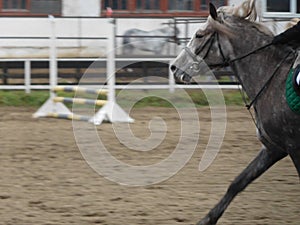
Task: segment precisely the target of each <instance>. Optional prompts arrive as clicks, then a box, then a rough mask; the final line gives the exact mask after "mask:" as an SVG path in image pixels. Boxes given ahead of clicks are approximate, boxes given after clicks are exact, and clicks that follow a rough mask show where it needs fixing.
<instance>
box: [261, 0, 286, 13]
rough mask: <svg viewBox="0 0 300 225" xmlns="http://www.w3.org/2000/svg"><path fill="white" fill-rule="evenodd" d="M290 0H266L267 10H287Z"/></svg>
mask: <svg viewBox="0 0 300 225" xmlns="http://www.w3.org/2000/svg"><path fill="white" fill-rule="evenodd" d="M289 11H290V0H267V12H289Z"/></svg>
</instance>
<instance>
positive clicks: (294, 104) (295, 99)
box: [285, 69, 300, 114]
mask: <svg viewBox="0 0 300 225" xmlns="http://www.w3.org/2000/svg"><path fill="white" fill-rule="evenodd" d="M294 71H295V70H294V69H291V70H290V72H289V75H288V78H287V80H286V90H285V95H286V101H287V104H288V105H289V107H290V108H291V110H293V111H294V112H295V113H299V114H300V96H299V95H298V94H297V92H296V91H295V87H294V81H293V78H294Z"/></svg>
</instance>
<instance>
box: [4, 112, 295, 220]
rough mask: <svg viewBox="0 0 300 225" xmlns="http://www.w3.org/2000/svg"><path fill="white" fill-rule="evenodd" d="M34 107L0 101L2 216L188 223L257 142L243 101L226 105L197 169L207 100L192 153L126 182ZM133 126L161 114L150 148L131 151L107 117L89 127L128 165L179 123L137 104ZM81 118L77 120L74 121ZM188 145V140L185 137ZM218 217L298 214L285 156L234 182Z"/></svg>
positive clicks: (66, 125)
mask: <svg viewBox="0 0 300 225" xmlns="http://www.w3.org/2000/svg"><path fill="white" fill-rule="evenodd" d="M34 111H35V109H32V108H10V107H1V108H0V136H1V139H0V149H1V150H0V154H1V157H0V172H1V178H0V179H1V181H0V224H1V225H2V224H3V225H8V224H11V225H27V224H48V225H50V224H79V225H85V224H103V225H118V224H127V225H139V224H143V225H171V224H172V225H174V224H195V223H196V222H197V221H198V220H199V219H201V218H202V217H203V216H204V215H205V214H206V213H207V212H208V210H209V209H210V208H211V207H213V206H214V205H215V204H216V203H217V201H218V200H219V199H220V197H221V196H222V195H223V194H224V192H225V191H226V189H227V187H228V185H229V183H230V182H231V181H232V179H233V178H234V177H236V176H237V175H238V174H239V172H240V171H241V170H242V169H243V168H244V167H245V166H246V165H247V164H248V163H249V161H250V160H251V159H252V158H253V157H254V156H255V155H256V154H257V152H258V150H259V149H260V146H261V145H260V143H259V142H258V141H257V139H256V135H255V126H254V124H253V122H252V120H251V117H250V115H249V113H248V112H247V110H245V109H242V108H240V107H239V108H237V107H232V108H227V111H228V115H227V116H228V119H227V129H226V135H225V139H224V142H223V144H222V147H221V151H220V153H219V154H218V156H217V158H216V160H215V161H214V162H213V164H212V165H211V166H210V167H209V168H208V169H207V170H206V171H204V172H200V171H199V170H198V165H199V161H200V159H201V156H202V154H203V151H204V146H205V140H207V137H208V134H209V130H210V123H209V118H208V115H209V110H208V109H207V108H202V109H199V117H200V122H201V132H200V136H201V137H202V139H200V141H199V144H198V146H197V150H196V151H195V153H194V155H193V157H192V159H191V160H190V161H189V162H188V163H187V164H186V166H185V167H184V168H183V169H182V170H180V171H179V172H178V173H177V174H176V175H174V176H173V177H171V178H170V179H168V180H166V181H163V182H160V183H157V184H154V185H149V186H141V187H130V186H126V185H125V186H124V185H120V184H117V183H115V182H112V181H109V180H107V179H106V178H104V177H103V176H101V175H99V174H97V173H96V172H95V171H94V170H93V169H91V168H90V167H89V165H88V164H87V163H86V161H85V160H84V159H83V157H82V155H81V153H80V151H79V150H78V147H77V145H76V141H75V138H74V134H73V129H72V123H71V121H67V120H58V119H50V118H47V119H33V118H31V115H32V113H33V112H34ZM131 116H132V117H133V118H135V120H136V122H135V123H134V124H132V125H131V126H132V130H133V133H134V134H135V135H136V136H137V137H139V138H145V137H147V136H149V134H150V132H149V129H148V121H149V119H151V118H152V117H154V116H160V117H161V118H163V119H164V120H165V122H166V124H167V125H168V126H170V127H171V128H172V126H174V129H173V128H172V129H168V132H167V134H166V137H165V139H164V141H163V142H162V143H161V145H159V146H158V147H157V149H155V151H153V152H151V153H150V152H147V153H140V152H134V153H132V152H131V151H130V150H128V149H127V148H126V147H125V146H124V145H123V144H122V143H120V142H119V141H118V140H117V138H116V137H115V135H114V132H113V129H112V126H111V124H108V123H105V124H102V125H101V126H99V127H98V128H97V131H98V132H99V134H100V135H101V138H103V142H105V143H107V145H108V146H110V147H111V149H112V152H111V154H113V155H114V156H115V157H116V158H118V159H119V160H123V161H125V162H127V163H129V164H132V165H140V164H143V163H148V164H152V163H154V162H157V161H160V160H162V159H163V158H164V157H166V156H167V155H168V154H170V153H171V152H172V150H173V149H174V146H176V140H178V137H179V136H180V133H179V131H178V129H177V128H176V127H178V123H179V122H178V121H179V118H178V115H177V114H176V112H174V111H173V110H170V109H167V108H143V109H135V110H134V111H133V112H132V113H131ZM82 123H84V122H82ZM186 147H187V148H189V146H188V145H187V146H186ZM219 224H224V225H232V224H240V225H266V224H268V225H285V224H294V225H298V224H300V184H299V178H298V177H297V174H296V170H295V168H294V167H293V164H292V162H291V160H290V159H289V158H286V159H284V160H282V161H280V162H279V163H277V164H276V165H275V166H274V167H273V168H271V170H269V171H268V172H267V173H265V174H264V175H263V176H262V177H261V178H259V179H258V180H257V181H255V182H254V183H253V184H252V185H250V186H248V188H247V189H246V190H245V191H244V192H242V193H241V194H240V195H239V196H238V197H237V198H236V199H235V200H234V201H233V202H232V204H231V205H230V207H229V208H228V210H227V211H226V212H225V214H224V215H223V217H222V218H221V220H220V221H219Z"/></svg>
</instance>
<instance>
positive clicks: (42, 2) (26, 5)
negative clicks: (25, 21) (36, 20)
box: [0, 0, 62, 16]
mask: <svg viewBox="0 0 300 225" xmlns="http://www.w3.org/2000/svg"><path fill="white" fill-rule="evenodd" d="M61 9H62V0H0V15H5V16H48V15H49V14H52V15H55V16H57V15H61Z"/></svg>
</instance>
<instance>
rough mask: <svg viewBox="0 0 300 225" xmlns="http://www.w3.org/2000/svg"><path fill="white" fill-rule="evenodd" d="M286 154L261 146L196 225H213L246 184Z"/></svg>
mask: <svg viewBox="0 0 300 225" xmlns="http://www.w3.org/2000/svg"><path fill="white" fill-rule="evenodd" d="M285 156H287V153H285V152H281V151H270V150H268V149H266V148H263V149H262V150H261V151H260V153H259V154H258V155H257V156H256V158H255V159H254V160H253V161H252V162H251V163H250V164H249V165H248V166H247V168H246V169H245V170H244V171H243V172H242V173H241V174H240V175H239V176H238V177H237V178H235V180H234V181H233V182H232V183H231V185H230V186H229V188H228V190H227V192H226V194H225V195H224V197H223V198H222V199H221V200H220V201H219V203H218V204H217V205H216V206H215V207H214V208H213V209H211V210H210V212H209V213H208V214H207V215H206V217H205V218H203V219H202V220H201V221H200V222H199V223H198V224H197V225H214V224H216V223H217V221H218V219H219V218H220V217H221V216H222V214H223V213H224V211H225V210H226V208H227V207H228V205H229V204H230V202H231V201H232V200H233V199H234V197H235V196H236V195H237V194H238V193H239V192H241V191H243V190H244V189H245V188H246V187H247V185H248V184H250V183H251V182H252V181H253V180H255V179H256V178H258V177H259V176H260V175H261V174H263V173H264V172H265V171H266V170H267V169H268V168H270V167H271V166H272V165H273V164H275V163H276V162H277V161H279V160H280V159H282V158H284V157H285Z"/></svg>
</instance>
